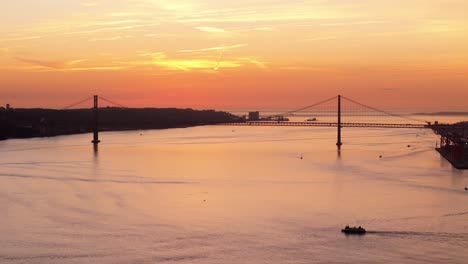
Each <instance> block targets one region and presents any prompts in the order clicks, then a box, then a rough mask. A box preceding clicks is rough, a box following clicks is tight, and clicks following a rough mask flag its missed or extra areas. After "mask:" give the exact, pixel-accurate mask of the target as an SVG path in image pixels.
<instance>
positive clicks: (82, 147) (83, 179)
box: [0, 126, 468, 264]
mask: <svg viewBox="0 0 468 264" xmlns="http://www.w3.org/2000/svg"><path fill="white" fill-rule="evenodd" d="M413 135H414V132H413V131H411V130H408V131H406V130H402V129H396V130H391V129H389V130H366V129H358V128H356V129H349V130H346V131H344V134H343V138H345V139H346V145H344V148H342V149H341V150H339V151H337V149H336V145H335V143H336V130H335V129H327V128H323V129H320V128H317V129H314V130H311V129H310V128H285V127H279V128H274V129H272V128H264V127H239V128H236V132H235V133H233V132H232V127H222V126H219V127H210V126H205V127H197V128H188V129H171V130H161V131H145V136H144V137H138V138H137V140H135V132H131V131H127V132H114V133H102V137H105V138H106V141H105V143H101V144H102V145H100V146H99V147H98V146H93V147H92V148H93V149H92V150H91V149H90V148H91V147H90V146H89V135H76V136H69V137H61V138H57V139H56V140H52V139H43V140H25V141H21V140H18V141H15V146H14V147H15V148H16V149H20V150H21V151H9V149H10V150H11V147H10V148H8V146H6V147H5V148H1V149H0V160H2V171H1V172H0V180H1V184H0V211H1V212H5V213H4V214H3V215H2V217H0V232H1V234H2V239H1V240H0V262H2V263H17V262H25V263H26V262H31V260H34V262H35V263H82V262H90V263H116V262H121V263H142V262H145V263H153V262H155V261H156V262H161V263H166V262H167V263H173V262H178V263H193V262H200V263H217V264H224V263H237V262H238V260H239V259H243V260H245V262H246V263H285V262H291V263H307V262H310V260H311V259H314V260H316V261H317V262H323V263H333V262H340V261H342V260H343V259H339V260H337V256H346V260H347V261H348V262H353V263H395V262H405V263H426V262H437V261H438V260H441V261H440V262H442V260H443V262H447V263H463V261H464V260H466V259H467V258H468V252H466V250H465V249H466V248H467V247H468V232H466V230H468V226H467V221H466V216H467V215H468V214H467V212H468V195H466V193H465V192H461V191H460V190H462V189H463V188H464V183H463V179H465V178H466V177H467V176H468V175H467V172H466V171H452V168H451V167H450V166H449V164H448V163H447V162H446V161H445V160H443V161H442V160H441V161H439V159H441V158H440V155H439V154H438V153H437V152H435V151H434V150H433V147H434V145H433V143H434V141H433V136H432V135H431V134H430V133H427V134H425V135H420V136H418V137H415V136H413ZM409 137H411V138H410V139H409ZM408 140H411V142H408ZM81 142H82V143H81ZM39 143H40V144H41V145H40V146H41V147H30V146H39ZM408 144H411V148H408V147H407V145H408ZM341 152H343V153H341ZM301 153H303V155H302V154H301ZM299 154H301V155H299ZM379 155H383V158H381V159H380V158H379ZM301 156H303V160H300V158H299V157H301ZM441 162H443V166H442V165H441V164H439V163H441ZM447 164H448V165H447ZM3 175H8V177H7V176H3ZM15 175H16V176H15ZM346 224H350V225H356V226H359V225H362V226H363V227H365V228H366V229H368V230H379V232H380V231H381V232H380V233H378V234H370V235H366V236H363V237H359V238H351V237H348V238H347V237H346V236H345V235H343V234H341V232H340V230H341V228H343V226H344V225H346ZM385 232H387V233H385ZM418 234H424V236H421V235H418ZM18 245H20V246H18ZM434 249H437V250H434ZM356 252H358V253H359V254H357V253H356ZM447 252H449V253H447ZM83 260H84V261H83Z"/></svg>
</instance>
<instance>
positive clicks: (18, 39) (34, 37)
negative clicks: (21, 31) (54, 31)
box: [0, 36, 42, 42]
mask: <svg viewBox="0 0 468 264" xmlns="http://www.w3.org/2000/svg"><path fill="white" fill-rule="evenodd" d="M40 38H42V36H29V37H14V38H6V39H1V38H0V42H10V41H21V40H32V39H40Z"/></svg>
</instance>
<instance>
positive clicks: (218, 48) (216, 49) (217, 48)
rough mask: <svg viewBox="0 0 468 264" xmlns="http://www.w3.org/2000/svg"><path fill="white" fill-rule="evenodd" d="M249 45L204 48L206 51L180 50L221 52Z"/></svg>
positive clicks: (201, 50)
mask: <svg viewBox="0 0 468 264" xmlns="http://www.w3.org/2000/svg"><path fill="white" fill-rule="evenodd" d="M245 46H247V44H237V45H231V46H218V47H211V48H204V49H188V50H180V51H179V52H204V51H220V50H227V49H235V48H241V47H245Z"/></svg>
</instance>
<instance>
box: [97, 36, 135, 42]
mask: <svg viewBox="0 0 468 264" xmlns="http://www.w3.org/2000/svg"><path fill="white" fill-rule="evenodd" d="M128 38H134V36H131V35H128V36H115V37H109V38H92V39H89V41H91V42H93V41H112V40H119V39H128Z"/></svg>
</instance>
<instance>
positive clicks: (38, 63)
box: [14, 57, 127, 71]
mask: <svg viewBox="0 0 468 264" xmlns="http://www.w3.org/2000/svg"><path fill="white" fill-rule="evenodd" d="M14 59H16V60H18V61H21V62H23V63H26V64H29V65H30V66H31V67H20V68H19V69H21V68H22V69H24V70H39V71H104V70H107V71H109V70H122V69H125V68H127V67H126V66H124V65H111V66H102V65H91V64H89V65H86V64H84V62H87V61H89V59H77V60H70V61H47V60H39V59H31V58H23V57H14Z"/></svg>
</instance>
